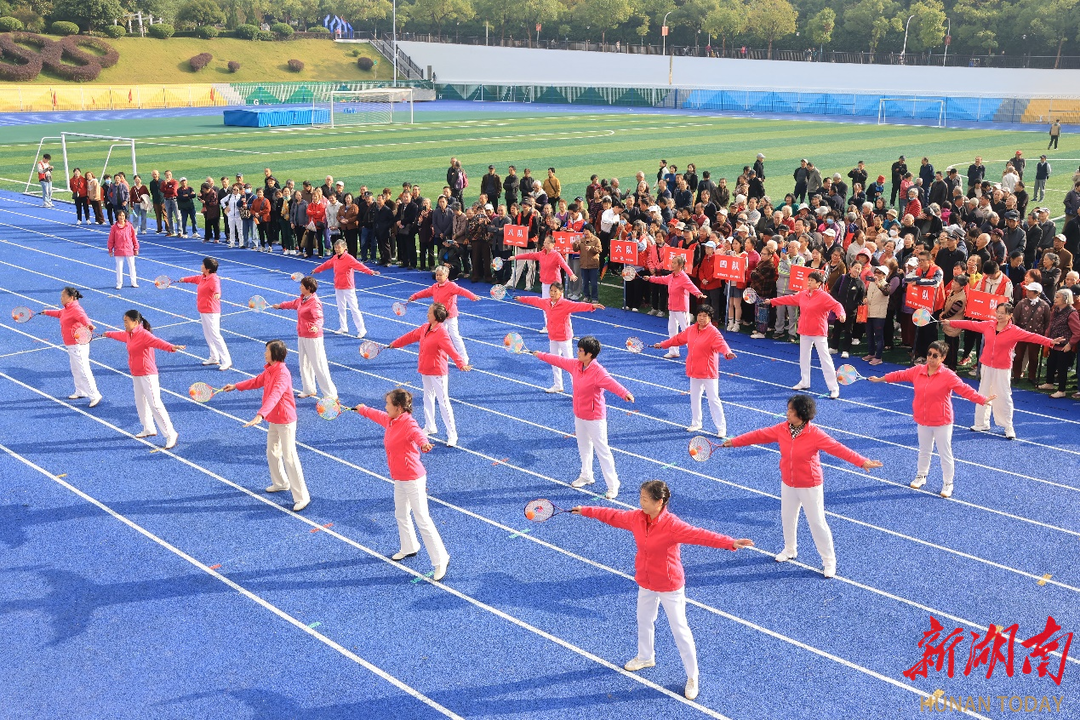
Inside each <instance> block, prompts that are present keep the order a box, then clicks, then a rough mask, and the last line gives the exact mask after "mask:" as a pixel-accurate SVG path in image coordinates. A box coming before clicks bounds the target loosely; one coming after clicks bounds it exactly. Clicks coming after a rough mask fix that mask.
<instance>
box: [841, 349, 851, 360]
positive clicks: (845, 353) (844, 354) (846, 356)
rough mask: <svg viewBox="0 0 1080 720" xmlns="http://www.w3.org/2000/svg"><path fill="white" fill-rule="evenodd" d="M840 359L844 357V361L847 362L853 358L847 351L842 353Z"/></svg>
mask: <svg viewBox="0 0 1080 720" xmlns="http://www.w3.org/2000/svg"><path fill="white" fill-rule="evenodd" d="M840 357H842V358H843V359H844V360H847V359H848V358H849V357H851V355H849V354H848V352H847V351H846V350H845V351H844V352H842V353H840Z"/></svg>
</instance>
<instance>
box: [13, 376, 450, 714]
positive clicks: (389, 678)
mask: <svg viewBox="0 0 1080 720" xmlns="http://www.w3.org/2000/svg"><path fill="white" fill-rule="evenodd" d="M0 375H3V373H0ZM3 377H5V378H7V379H8V380H12V378H10V377H7V376H6V375H3ZM16 382H18V381H16ZM20 384H21V383H20ZM27 387H28V386H27ZM43 394H44V393H43ZM45 396H46V397H48V398H49V399H51V400H54V401H56V402H58V403H60V404H61V405H67V403H64V402H63V401H61V400H59V399H58V398H54V397H51V396H49V395H47V394H45ZM68 407H69V408H70V409H76V408H74V407H73V406H70V405H68ZM115 429H117V430H119V428H115ZM121 432H122V431H121ZM125 434H127V433H125ZM0 450H3V451H4V452H5V453H7V454H8V455H10V456H11V457H12V458H14V459H16V460H18V461H19V462H21V463H22V464H24V465H26V466H27V467H29V468H31V469H33V470H36V471H37V472H39V473H41V474H42V475H44V476H45V477H47V478H49V479H50V480H52V481H53V482H55V483H56V484H58V485H60V486H61V487H63V488H64V489H66V490H68V491H70V492H71V493H74V494H75V495H77V496H78V497H80V498H82V499H83V500H85V501H86V502H88V503H90V504H91V505H93V506H95V507H96V508H98V509H99V510H101V511H102V512H104V513H106V514H108V515H111V516H112V517H113V518H114V519H115V520H119V521H120V522H121V523H123V524H124V525H127V526H128V527H129V528H131V529H132V530H134V531H135V532H137V533H139V534H140V535H143V536H144V537H146V538H148V539H150V540H152V541H154V542H155V543H157V544H158V545H160V546H161V547H163V548H165V549H166V550H168V551H169V552H171V553H173V554H174V555H176V556H177V557H179V558H180V559H182V560H184V561H186V562H188V563H190V564H191V565H194V566H195V567H196V568H198V569H199V570H202V571H203V572H204V573H206V574H207V575H209V576H211V577H212V578H214V579H215V580H217V581H218V582H220V583H223V584H225V585H227V586H228V587H230V588H232V589H233V590H234V591H236V592H237V593H239V594H240V595H243V596H244V597H246V598H247V599H248V600H251V601H252V602H254V603H256V604H257V605H259V606H261V607H263V608H264V609H266V610H269V611H270V612H272V613H273V614H274V615H277V616H278V617H279V618H281V619H282V620H284V621H285V622H287V623H289V624H290V625H292V626H293V627H295V628H297V629H298V630H301V631H302V632H304V633H306V634H308V635H310V636H311V637H313V638H315V639H316V640H318V641H319V642H321V643H323V644H324V645H326V646H327V647H329V648H331V649H332V650H335V651H336V652H338V653H339V654H341V655H343V656H345V657H346V658H348V659H349V660H352V661H353V662H354V663H356V664H357V665H360V666H361V667H363V668H364V669H366V670H368V671H370V672H371V673H372V674H374V675H376V676H377V677H379V678H381V679H383V680H385V681H386V682H388V683H390V684H391V685H393V686H394V687H396V688H397V689H398V690H401V691H402V692H404V693H406V694H407V695H410V696H412V697H414V698H416V699H417V700H419V701H420V702H422V703H424V704H425V705H427V706H428V707H430V708H432V709H433V710H436V711H438V712H439V713H441V714H443V715H445V716H446V717H449V718H455V720H464V718H462V717H461V716H460V715H458V714H456V713H454V712H453V711H451V710H449V709H448V708H446V707H444V706H442V705H440V704H439V703H437V702H435V701H434V700H432V699H431V698H429V697H428V696H427V695H424V694H423V693H421V692H420V691H419V690H417V689H416V688H414V687H412V686H410V685H406V684H405V683H404V682H402V681H401V680H398V679H397V678H396V677H394V676H393V675H391V674H390V673H388V672H386V671H385V670H382V669H381V668H379V667H377V666H376V665H373V664H371V663H370V662H368V661H367V660H365V659H364V658H362V657H360V656H359V655H357V654H356V653H354V652H352V651H351V650H349V649H347V648H345V647H342V646H341V645H339V644H338V643H336V642H334V641H333V640H331V639H330V638H328V637H327V636H326V635H323V634H322V633H320V632H318V631H317V630H315V629H313V628H311V627H309V626H308V625H306V624H305V623H303V622H301V621H300V620H297V619H296V618H295V617H293V616H292V615H290V614H288V613H287V612H285V611H284V610H282V609H281V608H279V607H277V606H276V605H274V604H273V603H271V602H270V601H269V600H266V599H264V598H263V597H261V596H259V595H256V594H255V593H253V592H251V591H250V590H248V589H247V588H245V587H244V586H242V585H240V584H239V583H237V582H235V581H233V580H230V579H229V578H227V577H225V576H224V575H222V574H221V573H219V572H217V571H215V570H211V569H210V568H209V567H208V566H207V565H206V564H204V563H201V562H199V561H198V560H196V559H195V558H193V557H192V556H191V555H188V554H187V553H186V552H184V551H183V550H181V549H180V548H178V547H176V546H175V545H172V544H171V543H169V542H167V541H165V540H163V539H162V538H160V537H158V536H157V535H155V534H154V533H152V532H150V531H149V530H147V529H146V528H144V527H142V526H141V525H139V524H138V523H136V522H134V521H133V520H131V519H129V518H127V517H126V516H124V515H122V514H120V513H118V512H116V511H115V510H113V509H112V508H111V507H109V506H108V505H106V504H105V503H103V502H101V501H100V500H98V499H97V498H94V497H92V496H90V495H88V494H86V493H85V492H83V491H82V490H80V489H79V488H77V487H75V486H74V485H72V484H71V483H69V482H67V481H65V480H63V479H62V478H60V477H57V476H56V475H55V474H53V473H51V472H49V471H48V470H46V469H45V468H43V467H41V466H40V465H37V464H36V463H34V462H33V461H32V460H30V459H29V458H26V457H24V456H22V455H20V454H19V453H17V452H15V451H14V450H12V449H10V448H8V447H7V446H5V445H2V444H0Z"/></svg>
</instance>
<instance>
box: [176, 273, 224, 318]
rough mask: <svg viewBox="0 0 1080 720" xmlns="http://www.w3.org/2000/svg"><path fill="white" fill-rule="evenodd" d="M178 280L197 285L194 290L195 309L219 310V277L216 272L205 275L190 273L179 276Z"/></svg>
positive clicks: (213, 311)
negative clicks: (189, 274)
mask: <svg viewBox="0 0 1080 720" xmlns="http://www.w3.org/2000/svg"><path fill="white" fill-rule="evenodd" d="M180 282H182V283H191V284H192V285H198V286H199V288H198V290H196V291H195V309H197V310H198V311H199V312H200V313H219V312H221V278H219V277H218V276H217V273H210V274H209V275H207V276H205V277H204V276H202V275H191V276H190V277H185V278H180Z"/></svg>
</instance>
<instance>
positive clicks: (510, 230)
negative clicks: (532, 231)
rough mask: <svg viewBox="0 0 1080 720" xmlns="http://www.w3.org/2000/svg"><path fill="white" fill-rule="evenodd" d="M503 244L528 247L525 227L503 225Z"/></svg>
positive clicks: (526, 228) (527, 234)
mask: <svg viewBox="0 0 1080 720" xmlns="http://www.w3.org/2000/svg"><path fill="white" fill-rule="evenodd" d="M503 244H504V245H511V246H513V247H528V246H529V228H528V227H527V226H525V225H504V226H503Z"/></svg>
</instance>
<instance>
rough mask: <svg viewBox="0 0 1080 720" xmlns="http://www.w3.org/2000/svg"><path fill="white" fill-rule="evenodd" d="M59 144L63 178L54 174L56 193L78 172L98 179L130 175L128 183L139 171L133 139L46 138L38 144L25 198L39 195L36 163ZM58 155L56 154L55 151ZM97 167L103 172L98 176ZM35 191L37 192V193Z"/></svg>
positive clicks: (62, 135)
mask: <svg viewBox="0 0 1080 720" xmlns="http://www.w3.org/2000/svg"><path fill="white" fill-rule="evenodd" d="M56 140H59V141H60V154H61V156H62V157H63V159H64V176H63V177H62V178H60V177H56V173H54V174H53V186H54V188H55V189H56V190H62V189H66V188H67V183H68V179H70V178H71V173H72V171H73V170H74V169H75V168H80V169H81V170H82V171H83V172H84V173H85V172H86V171H87V170H90V171H92V172H95V173H97V177H98V179H100V178H101V176H102V175H104V174H105V173H116V172H118V171H123V172H125V173H128V172H130V173H131V174H130V175H129V176H128V182H130V181H131V177H132V176H134V175H135V174H136V173H137V172H138V171H139V168H138V165H137V164H136V158H135V140H134V139H133V138H125V137H113V136H111V135H87V134H86V133H75V132H62V133H60V135H59V136H58V137H45V138H42V139H41V142H39V143H38V148H37V154H36V155H34V159H33V161H32V163H33V164H32V165H31V168H30V178H29V179H28V180H27V181H26V189H25V190H24V191H23V193H24V194H26V195H40V194H41V189H40V187H39V186H38V180H37V161H38V159H39V158H40V157H41V154H42V153H43V152H48V150H49V147H50V146H51V145H53V143H54V142H55V141H56ZM53 152H55V151H53ZM129 153H130V155H131V165H130V166H128V164H127V157H126V156H127V155H128V154H129ZM55 164H56V163H55V160H54V165H55ZM98 167H100V168H101V171H100V172H98ZM34 188H37V190H36V191H35V190H34Z"/></svg>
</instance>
